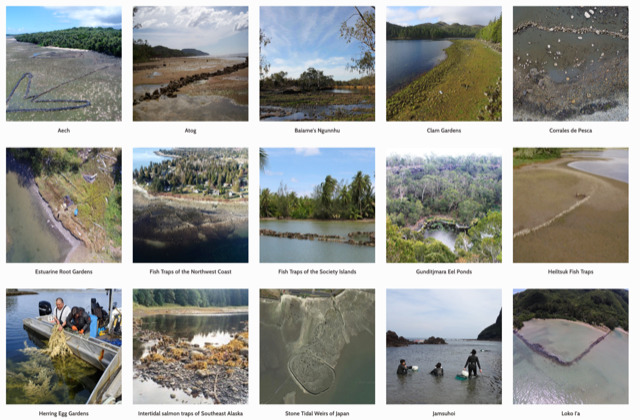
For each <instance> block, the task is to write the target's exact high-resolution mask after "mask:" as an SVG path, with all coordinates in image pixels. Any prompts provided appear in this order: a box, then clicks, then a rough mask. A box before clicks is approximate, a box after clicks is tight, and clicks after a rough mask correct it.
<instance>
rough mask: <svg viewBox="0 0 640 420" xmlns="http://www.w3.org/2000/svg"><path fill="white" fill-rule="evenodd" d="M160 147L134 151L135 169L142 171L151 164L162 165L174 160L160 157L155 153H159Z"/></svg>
mask: <svg viewBox="0 0 640 420" xmlns="http://www.w3.org/2000/svg"><path fill="white" fill-rule="evenodd" d="M159 150H160V148H159V147H149V148H140V149H133V169H141V168H143V167H145V166H149V163H151V162H153V163H160V162H163V161H165V160H172V159H173V158H171V157H167V156H159V155H157V154H156V153H155V152H157V151H159Z"/></svg>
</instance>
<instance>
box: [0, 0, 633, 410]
mask: <svg viewBox="0 0 640 420" xmlns="http://www.w3.org/2000/svg"><path fill="white" fill-rule="evenodd" d="M118 4H119V5H120V6H122V28H123V31H122V37H123V48H122V52H123V54H122V57H123V59H122V69H123V74H122V86H123V93H122V98H123V108H122V111H123V112H122V116H123V121H122V122H108V123H106V122H105V123H96V122H90V123H77V122H74V123H60V122H52V123H18V122H12V123H6V122H5V116H4V115H3V116H0V139H2V140H1V143H2V146H3V148H4V147H86V146H95V147H107V146H108V147H121V148H122V149H123V153H122V156H123V158H122V162H123V180H122V183H123V185H122V187H123V188H122V190H123V198H122V208H123V214H122V222H123V228H122V232H123V233H122V235H123V236H122V237H123V241H122V243H123V247H122V248H123V249H122V261H123V263H122V264H105V265H100V264H73V265H67V266H65V267H64V268H65V269H68V268H78V269H81V268H86V269H90V270H93V275H90V276H56V277H51V276H36V275H35V268H40V269H50V268H59V267H58V264H10V265H9V264H6V239H5V238H4V235H3V238H2V240H0V260H1V261H2V264H1V268H0V270H1V271H0V273H1V274H0V278H1V279H2V283H3V287H6V288H22V289H25V288H52V287H55V288H61V287H64V288H76V287H79V286H83V287H84V286H87V285H91V286H92V287H96V288H104V287H113V288H121V289H123V290H122V296H123V307H124V312H125V314H126V315H125V317H124V333H123V356H124V358H123V360H124V365H123V399H122V400H123V403H122V405H120V406H106V407H85V406H57V407H51V406H6V397H5V395H6V394H5V379H6V378H5V375H6V373H5V369H2V372H1V373H0V401H1V402H2V406H1V408H0V410H2V417H5V416H7V417H8V416H11V417H12V418H16V417H17V418H37V417H38V412H39V411H40V410H46V411H50V410H54V411H57V410H61V411H63V412H68V411H70V410H71V411H77V410H82V411H87V412H88V413H89V414H90V418H93V419H98V418H99V419H107V418H109V419H114V418H124V416H126V417H127V418H131V417H132V416H137V413H138V411H139V410H143V411H149V410H151V409H160V410H167V409H170V410H172V411H191V412H194V413H195V412H197V411H200V410H204V411H211V410H217V411H226V409H227V408H231V409H239V410H241V411H242V412H243V413H244V418H251V419H257V418H264V417H265V416H268V418H284V417H285V414H284V413H285V410H292V411H297V410H300V409H305V410H306V409H316V408H317V409H320V410H326V411H333V410H336V409H338V410H340V411H348V412H349V413H350V417H351V418H361V419H365V418H366V419H369V418H378V419H381V418H389V417H396V416H402V417H404V416H412V417H413V416H419V417H431V416H432V412H433V411H434V410H435V411H447V410H450V411H455V413H456V417H457V418H471V417H472V416H473V417H474V418H514V417H518V418H522V419H536V420H537V419H540V418H560V417H564V416H563V415H562V413H563V411H567V410H568V411H576V410H577V411H579V412H580V414H581V416H580V418H602V417H605V416H607V417H609V418H620V419H624V418H630V417H631V414H632V413H633V412H635V413H636V415H637V414H638V412H639V410H638V404H639V402H638V401H637V397H638V387H637V386H636V385H635V381H633V380H631V379H632V378H634V376H633V374H634V373H636V372H634V371H631V372H630V383H629V401H630V403H629V404H628V405H598V406H596V405H588V406H557V405H547V406H530V405H527V406H514V405H513V403H512V401H513V395H512V394H513V393H512V390H513V375H512V372H513V367H512V366H513V364H512V361H513V356H512V354H513V353H512V338H511V333H510V331H511V321H512V316H511V313H512V300H511V299H512V290H513V289H514V288H628V289H630V295H631V298H630V299H631V309H630V317H631V319H630V325H631V327H630V328H631V335H630V345H629V346H630V348H629V352H630V355H634V354H635V353H634V350H636V349H637V345H636V344H637V339H636V334H635V327H636V326H637V325H636V321H637V319H638V317H637V316H636V312H635V310H634V309H635V308H637V303H636V302H635V300H636V299H635V298H636V297H635V293H634V292H635V291H634V290H633V288H634V286H633V284H634V282H633V281H632V276H633V273H634V272H637V266H638V261H637V260H638V252H637V247H636V246H635V243H634V242H633V241H632V242H631V243H630V248H629V250H630V262H629V264H553V265H551V264H513V263H511V260H512V254H513V252H512V238H511V235H510V234H509V232H512V213H513V212H512V208H513V206H512V200H513V194H512V184H513V182H512V180H513V173H512V159H511V153H512V148H513V147H516V146H522V147H565V146H571V147H578V146H581V147H628V148H629V149H630V156H631V157H630V162H631V165H630V181H631V182H630V194H629V196H630V203H629V204H630V206H629V208H630V215H631V216H633V215H635V214H637V211H635V212H634V209H635V206H634V205H635V203H636V202H637V198H636V193H637V190H638V186H637V184H636V183H635V176H634V175H635V173H634V172H635V171H634V158H635V154H634V152H635V150H634V149H635V143H636V142H637V141H638V140H637V138H638V135H637V132H638V129H639V128H640V124H639V122H638V115H637V112H636V107H635V104H636V102H637V101H636V98H637V93H638V88H637V84H636V82H637V79H638V77H637V76H638V75H637V72H636V73H635V74H634V71H636V68H635V67H634V62H635V61H637V60H636V58H637V53H638V48H637V44H636V43H635V34H636V32H635V28H637V27H638V23H637V16H636V14H635V12H636V7H635V5H633V4H631V5H630V4H629V3H628V2H627V3H626V4H625V3H620V2H613V1H603V2H600V4H596V5H595V6H607V5H609V6H620V5H628V6H629V20H630V22H632V23H633V26H632V27H631V28H630V30H629V35H630V42H629V48H630V52H629V55H630V61H631V63H630V66H629V68H630V79H631V80H630V81H629V87H630V90H629V98H630V105H629V109H630V121H629V122H607V123H593V122H588V123H572V122H558V123H548V122H540V123H523V122H519V123H514V122H512V115H513V113H512V90H511V86H512V30H511V28H513V24H512V22H513V13H512V7H513V6H514V5H515V6H525V5H535V6H543V5H546V6H567V5H579V4H578V3H576V2H569V1H567V2H564V3H556V2H549V1H535V2H534V1H529V2H525V1H502V2H491V3H478V2H474V1H456V0H450V1H433V2H427V1H411V0H405V1H396V0H387V1H381V0H378V1H373V2H372V1H369V2H357V3H356V5H371V4H373V5H375V6H376V21H377V23H376V33H377V34H378V37H377V41H378V42H377V45H376V58H377V63H376V64H377V65H376V83H377V86H376V122H375V123H373V122H366V123H364V122H356V123H346V122H345V123H326V122H323V123H320V122H304V123H295V122H283V123H275V122H260V121H259V108H258V105H259V92H258V81H259V70H258V62H259V46H258V33H259V11H260V6H300V5H339V6H353V5H354V2H348V1H315V0H306V1H303V0H298V1H266V0H264V1H257V0H253V1H246V0H245V1H237V0H234V1H231V0H229V1H213V0H211V1H204V2H203V1H190V2H187V3H186V4H188V5H208V6H216V5H218V6H246V5H249V56H250V58H249V63H250V69H249V122H230V123H227V122H210V123H207V122H201V123H191V122H189V123H180V122H167V123H157V122H154V123H145V122H136V123H134V122H132V101H131V98H132V92H131V90H132V71H131V68H132V62H131V45H132V30H131V28H132V23H131V22H132V7H133V6H134V5H135V6H143V5H155V6H157V5H180V4H183V3H182V2H179V1H177V0H176V1H161V0H158V1H154V2H148V1H144V2H143V1H140V2H133V1H126V0H119V1H118V0H115V1H106V0H105V1H103V2H96V1H93V0H86V1H76V0H65V1H61V2H49V1H32V2H25V1H5V0H2V2H1V3H0V5H1V6H2V7H1V8H0V32H2V33H6V31H5V7H4V6H7V5H9V6H16V5H30V6H31V5H38V6H53V5H56V6H57V5H65V6H67V5H78V6H87V5H101V6H105V5H118ZM438 5H441V6H479V5H482V6H489V5H501V6H502V7H503V25H502V26H503V46H502V49H503V56H502V58H503V91H502V94H503V98H502V101H503V102H502V103H503V122H483V123H480V122H478V123H476V122H462V123H460V122H454V123H439V122H438V123H431V122H424V123H397V122H394V123H387V122H385V117H386V112H385V80H386V61H385V55H386V45H385V21H386V6H438ZM310 24H312V22H310ZM5 49H6V44H5V43H1V46H0V57H2V58H1V60H2V66H0V80H5V69H6V54H5V53H6V51H5ZM2 92H3V93H2V95H3V96H2V98H3V100H5V99H6V97H5V95H6V93H4V92H5V91H4V90H2ZM67 127H68V128H70V129H71V134H58V133H57V130H58V128H67ZM187 127H188V128H196V129H197V135H193V134H185V133H184V131H185V128H187ZM295 127H298V128H302V127H304V128H317V127H322V128H334V127H336V128H339V129H340V131H341V133H340V134H326V135H321V134H317V135H311V134H294V128H295ZM578 127H588V128H591V129H592V130H593V134H582V135H578V134H550V133H549V129H550V128H569V129H571V128H578ZM427 128H460V129H462V134H427ZM634 132H635V133H636V134H635V135H634V134H633V133H634ZM632 137H635V138H636V140H635V141H632ZM175 146H181V147H189V146H193V147H248V148H249V165H250V166H249V168H250V169H249V171H250V172H249V173H250V201H249V264H228V265H223V264H218V265H213V264H202V265H198V264H165V265H162V264H133V263H132V262H131V261H132V246H131V245H132V222H131V191H132V190H131V172H132V168H131V156H132V149H133V148H134V147H175ZM307 146H308V147H375V149H376V175H377V177H376V196H377V198H378V201H377V213H376V221H377V225H376V236H377V238H378V246H377V247H376V251H375V252H376V263H375V264H260V263H259V234H258V229H259V218H258V216H259V211H258V199H257V197H258V196H259V177H260V173H259V169H258V168H259V165H258V149H259V147H307ZM440 147H442V148H460V149H465V148H474V149H477V148H485V147H486V148H491V149H496V148H498V149H500V150H501V151H502V156H503V211H502V214H503V228H502V229H503V232H504V234H503V261H504V262H503V263H502V264H496V265H489V264H485V265H463V266H455V267H454V265H453V264H451V265H449V264H440V265H437V266H433V265H432V266H427V265H417V264H405V265H390V264H385V246H384V244H385V241H384V238H385V204H386V202H385V195H386V188H385V177H384V175H385V158H386V155H387V149H393V150H397V149H400V148H412V149H425V150H428V149H434V148H440ZM5 165H6V160H5V158H4V154H3V157H2V158H0V172H1V173H2V174H3V176H2V178H1V179H2V180H1V181H0V188H1V191H0V197H2V205H0V218H1V220H2V222H3V223H6V214H5V212H6V206H5V201H4V200H5V198H6V177H5V176H4V174H5V173H6V168H5ZM629 228H630V232H631V234H632V235H630V236H631V237H633V233H638V228H637V224H636V222H635V218H634V217H630V222H629ZM292 266H295V268H297V269H306V268H315V269H318V268H349V269H350V268H355V269H356V270H357V273H358V274H357V276H348V277H342V276H341V277H334V276H311V277H301V276H291V275H288V276H279V275H278V274H277V271H278V268H291V267H292ZM176 267H179V268H186V269H191V268H206V269H211V268H212V267H220V268H231V269H232V271H233V274H232V275H231V276H193V275H190V276H179V278H177V277H176V278H165V277H164V276H157V275H156V276H152V275H150V274H149V269H150V268H168V269H175V268H176ZM416 268H423V269H424V268H438V269H445V268H471V269H472V270H473V274H472V275H470V276H469V275H467V276H436V277H433V276H418V275H416V272H415V271H416ZM550 268H584V269H589V270H594V271H595V274H594V275H592V276H588V277H587V276H582V275H577V276H552V275H548V274H547V270H548V269H550ZM636 282H637V274H636ZM162 287H167V288H176V287H185V288H238V287H241V288H248V289H249V306H250V316H249V325H250V328H249V335H250V367H249V369H250V370H249V380H250V383H249V403H248V404H247V405H244V406H234V407H224V409H223V408H222V407H214V406H169V405H163V406H151V405H147V406H142V405H133V403H132V381H131V377H132V362H131V360H132V345H131V335H132V334H131V316H130V314H131V291H132V289H133V288H162ZM289 287H323V288H343V287H349V288H375V289H376V404H375V405H368V406H295V407H292V406H284V405H281V406H261V405H260V404H259V393H260V392H259V391H260V390H259V374H260V373H259V372H260V371H259V356H260V354H259V339H260V337H259V311H258V303H259V299H258V293H259V289H260V288H289ZM387 288H459V289H468V288H491V289H502V294H503V314H504V317H503V336H504V341H503V348H502V354H503V378H502V379H503V382H502V401H503V402H502V405H494V406H478V405H468V406H463V405H437V406H429V405H420V406H415V405H406V406H405V405H394V406H387V405H386V378H385V361H386V349H385V332H386V304H385V301H386V290H387ZM1 302H2V303H1V304H0V305H1V307H0V325H5V305H6V300H5V299H2V300H1ZM496 315H497V314H496ZM2 340H3V342H2V343H1V345H0V359H1V361H0V363H6V361H5V353H6V347H5V342H6V341H5V340H6V337H5V335H4V334H2ZM4 366H6V365H4Z"/></svg>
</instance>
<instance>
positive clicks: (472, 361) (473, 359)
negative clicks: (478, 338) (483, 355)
mask: <svg viewBox="0 0 640 420" xmlns="http://www.w3.org/2000/svg"><path fill="white" fill-rule="evenodd" d="M476 365H478V369H480V373H482V368H481V367H480V360H479V359H478V356H476V349H473V350H471V355H470V356H469V357H467V363H465V364H464V367H465V368H466V367H467V366H469V377H471V375H472V374H473V375H474V376H478V372H477V371H476Z"/></svg>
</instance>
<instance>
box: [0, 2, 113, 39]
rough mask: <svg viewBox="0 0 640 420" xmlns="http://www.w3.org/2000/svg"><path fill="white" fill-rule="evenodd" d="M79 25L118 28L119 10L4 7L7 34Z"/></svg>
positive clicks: (91, 7)
mask: <svg viewBox="0 0 640 420" xmlns="http://www.w3.org/2000/svg"><path fill="white" fill-rule="evenodd" d="M79 26H88V27H105V28H107V27H108V28H117V29H120V28H122V10H121V9H120V7H95V6H90V7H21V6H20V7H19V6H7V31H6V33H8V34H25V33H31V32H47V31H56V30H59V29H69V28H75V27H79Z"/></svg>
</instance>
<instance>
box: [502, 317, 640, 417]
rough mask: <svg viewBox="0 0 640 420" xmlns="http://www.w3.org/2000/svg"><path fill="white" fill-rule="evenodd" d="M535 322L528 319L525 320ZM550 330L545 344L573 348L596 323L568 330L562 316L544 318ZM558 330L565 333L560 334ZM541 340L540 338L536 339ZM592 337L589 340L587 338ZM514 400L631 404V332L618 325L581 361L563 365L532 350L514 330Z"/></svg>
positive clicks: (525, 401)
mask: <svg viewBox="0 0 640 420" xmlns="http://www.w3.org/2000/svg"><path fill="white" fill-rule="evenodd" d="M531 322H534V323H535V322H538V320H534V321H528V322H526V323H525V326H526V325H527V324H529V323H531ZM543 322H545V323H546V325H545V326H544V328H545V329H546V330H547V331H548V332H549V334H548V335H547V338H546V342H545V346H549V347H550V348H555V349H556V351H562V349H563V348H567V349H569V350H566V352H571V353H575V351H573V350H571V349H570V347H572V346H573V345H574V344H573V343H574V342H576V341H581V342H585V335H589V336H592V335H593V329H592V328H591V327H588V326H584V325H580V324H576V323H574V324H573V328H572V329H571V331H567V328H566V325H565V324H566V323H567V321H563V320H546V321H543ZM556 330H561V331H562V332H563V333H562V334H558V333H557V331H556ZM538 341H539V340H538ZM586 341H588V340H586ZM513 402H514V404H628V403H629V335H628V334H626V333H623V332H622V331H620V330H615V331H613V332H612V333H611V334H609V336H608V337H607V338H605V339H604V340H603V341H602V342H601V343H599V344H598V345H596V346H595V347H594V348H593V349H592V350H591V351H590V352H589V353H588V354H587V355H586V356H584V357H583V358H582V359H581V360H580V361H579V362H577V363H574V364H573V365H571V366H559V365H558V364H556V363H553V362H552V361H551V360H549V359H547V358H545V357H543V356H541V355H540V354H538V353H534V352H533V351H532V350H531V349H530V348H529V347H527V346H526V345H525V344H524V343H523V342H522V340H520V339H519V338H518V337H516V336H515V335H514V336H513Z"/></svg>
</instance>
